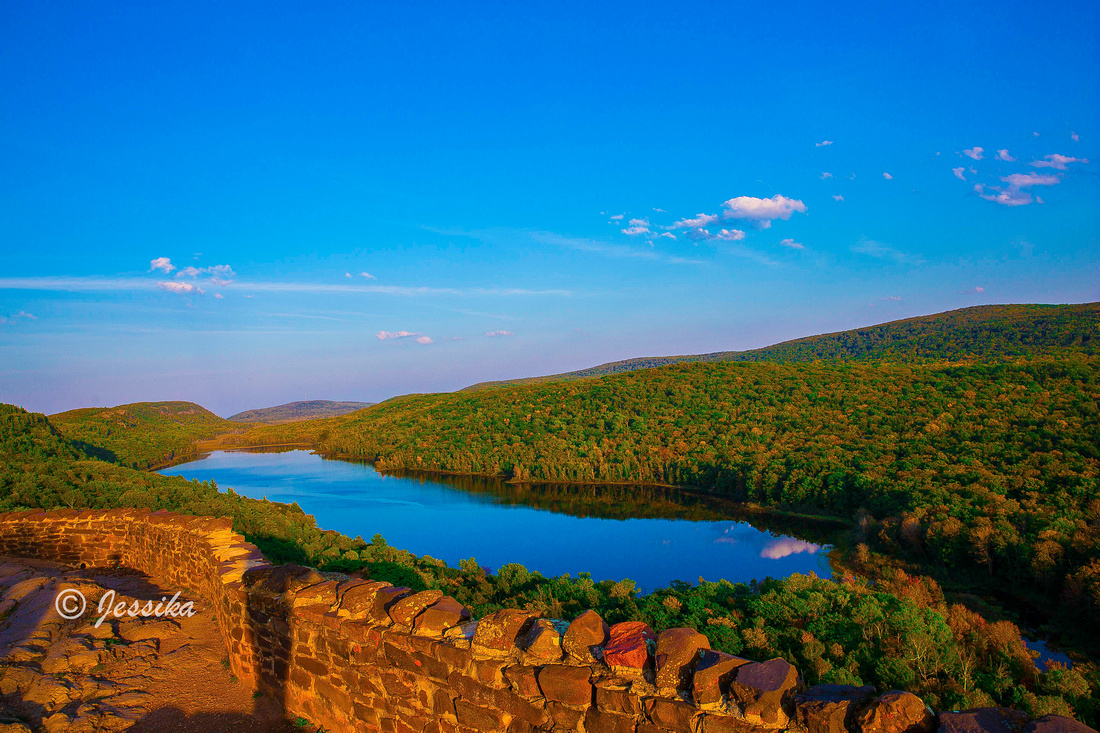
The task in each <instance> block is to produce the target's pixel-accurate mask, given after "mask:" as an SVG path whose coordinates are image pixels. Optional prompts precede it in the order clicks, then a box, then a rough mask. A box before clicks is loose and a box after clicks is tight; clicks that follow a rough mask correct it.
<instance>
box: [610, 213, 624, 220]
mask: <svg viewBox="0 0 1100 733" xmlns="http://www.w3.org/2000/svg"><path fill="white" fill-rule="evenodd" d="M624 216H626V214H615V215H613V216H612V217H611V221H622V220H623V217H624Z"/></svg>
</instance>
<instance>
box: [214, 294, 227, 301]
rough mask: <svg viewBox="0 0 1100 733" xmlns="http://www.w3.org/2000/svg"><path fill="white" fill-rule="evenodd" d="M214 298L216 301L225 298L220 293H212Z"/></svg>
mask: <svg viewBox="0 0 1100 733" xmlns="http://www.w3.org/2000/svg"><path fill="white" fill-rule="evenodd" d="M214 297H215V298H217V299H218V300H221V299H222V298H224V297H225V296H224V295H222V294H221V293H214Z"/></svg>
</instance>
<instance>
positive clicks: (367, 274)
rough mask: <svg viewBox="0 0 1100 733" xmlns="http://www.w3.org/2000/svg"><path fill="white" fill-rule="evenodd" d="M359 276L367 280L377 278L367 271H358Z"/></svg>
mask: <svg viewBox="0 0 1100 733" xmlns="http://www.w3.org/2000/svg"><path fill="white" fill-rule="evenodd" d="M359 277H362V278H365V279H367V280H375V279H377V278H375V277H374V275H372V274H370V273H369V272H360V273H359Z"/></svg>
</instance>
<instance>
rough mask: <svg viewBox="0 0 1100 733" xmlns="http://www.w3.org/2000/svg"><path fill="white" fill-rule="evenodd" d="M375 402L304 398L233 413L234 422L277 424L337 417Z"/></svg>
mask: <svg viewBox="0 0 1100 733" xmlns="http://www.w3.org/2000/svg"><path fill="white" fill-rule="evenodd" d="M373 404H374V403H373V402H333V401H332V400H304V401H301V402H288V403H286V404H285V405H276V406H275V407H263V408H260V409H258V410H245V411H244V412H238V413H237V414H236V415H231V416H230V417H229V418H227V419H228V420H232V421H233V422H259V423H266V424H268V425H275V424H277V423H284V422H297V421H298V420H313V419H315V418H320V417H336V416H337V415H347V414H348V413H351V412H355V411H356V410H362V409H363V408H364V407H370V406H371V405H373Z"/></svg>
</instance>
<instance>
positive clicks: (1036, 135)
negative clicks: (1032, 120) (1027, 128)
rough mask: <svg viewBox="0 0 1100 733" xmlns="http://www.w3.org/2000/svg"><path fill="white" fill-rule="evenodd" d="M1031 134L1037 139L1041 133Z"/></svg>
mask: <svg viewBox="0 0 1100 733" xmlns="http://www.w3.org/2000/svg"><path fill="white" fill-rule="evenodd" d="M1031 134H1032V135H1034V136H1035V137H1039V133H1037V132H1033V133H1031Z"/></svg>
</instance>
